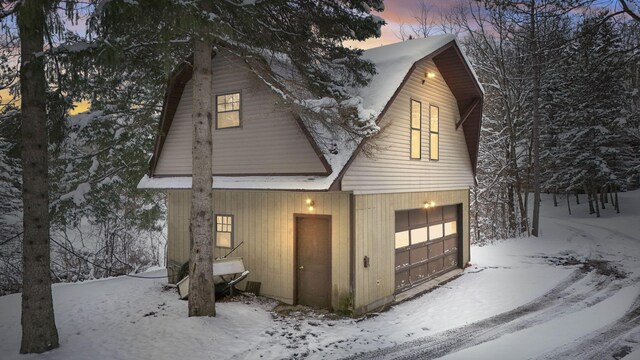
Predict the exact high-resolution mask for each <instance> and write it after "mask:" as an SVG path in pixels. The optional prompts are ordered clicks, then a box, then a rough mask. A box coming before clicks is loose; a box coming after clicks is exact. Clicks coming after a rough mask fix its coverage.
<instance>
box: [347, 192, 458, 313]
mask: <svg viewBox="0 0 640 360" xmlns="http://www.w3.org/2000/svg"><path fill="white" fill-rule="evenodd" d="M426 201H434V202H435V203H436V206H444V205H454V204H462V214H463V219H462V229H463V233H462V259H463V263H462V264H461V265H464V264H466V263H467V262H468V261H469V190H451V191H431V192H416V193H399V194H369V195H355V196H354V209H355V220H354V221H355V227H356V228H355V230H356V231H355V252H356V256H355V258H356V264H355V265H356V272H355V284H356V288H355V301H354V308H355V309H358V308H362V307H366V306H367V305H369V304H372V303H374V302H376V301H378V300H380V299H383V298H385V297H389V296H392V295H393V293H394V291H395V256H394V254H395V248H394V234H395V211H396V210H408V209H418V208H422V206H423V205H424V203H425V202H426ZM365 256H368V257H369V259H370V260H369V261H370V262H369V267H368V268H365V267H364V264H363V261H362V259H364V257H365ZM368 310H372V309H368ZM356 312H357V310H356Z"/></svg>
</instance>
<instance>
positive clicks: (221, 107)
mask: <svg viewBox="0 0 640 360" xmlns="http://www.w3.org/2000/svg"><path fill="white" fill-rule="evenodd" d="M239 126H240V93H239V92H236V93H231V94H224V95H217V96H216V129H226V128H234V127H239Z"/></svg>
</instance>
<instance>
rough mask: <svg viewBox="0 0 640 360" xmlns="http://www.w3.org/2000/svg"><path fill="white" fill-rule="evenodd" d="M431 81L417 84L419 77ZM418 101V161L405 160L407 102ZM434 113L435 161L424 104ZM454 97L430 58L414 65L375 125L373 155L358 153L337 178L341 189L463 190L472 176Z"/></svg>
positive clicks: (360, 192) (407, 144) (408, 132)
mask: <svg viewBox="0 0 640 360" xmlns="http://www.w3.org/2000/svg"><path fill="white" fill-rule="evenodd" d="M427 72H434V73H435V74H436V76H435V78H432V79H427V80H426V83H425V84H422V80H423V79H424V74H425V73H427ZM411 99H414V100H418V101H420V102H421V103H422V152H421V155H422V159H420V160H411V159H410V158H409V148H410V130H409V121H410V100H411ZM430 105H435V106H437V107H438V108H439V112H440V159H439V160H438V161H431V160H429V106H430ZM459 120H460V114H459V112H458V106H457V103H456V100H455V97H454V96H453V94H452V93H451V91H450V90H449V88H448V86H447V84H446V83H445V81H444V79H443V78H442V76H441V75H440V73H439V72H438V69H437V67H436V66H435V64H434V63H433V61H431V60H426V61H423V62H422V63H420V64H418V66H416V69H415V70H414V72H413V73H412V74H411V76H410V78H409V79H408V81H407V83H406V84H405V86H404V87H403V88H402V89H401V90H400V92H399V94H398V96H397V97H396V99H395V100H394V102H393V103H392V104H391V106H390V107H389V109H388V111H387V113H386V114H385V115H384V118H383V119H382V120H381V122H380V125H381V126H382V127H383V131H382V132H381V133H380V135H379V136H378V137H377V138H375V139H372V140H371V144H372V145H373V148H372V149H373V155H372V156H366V155H365V154H363V153H360V154H359V155H358V156H357V157H356V159H355V160H354V161H353V163H352V164H351V166H350V167H349V169H348V170H347V172H346V173H345V175H344V177H343V180H342V189H343V190H346V191H349V190H352V191H354V193H356V194H368V193H391V192H413V191H433V190H448V189H466V188H468V187H469V186H472V185H473V181H474V180H473V173H472V169H471V162H470V161H469V153H468V151H467V145H466V143H465V138H464V132H463V129H462V127H461V128H459V129H458V130H456V128H455V124H456V122H458V121H459Z"/></svg>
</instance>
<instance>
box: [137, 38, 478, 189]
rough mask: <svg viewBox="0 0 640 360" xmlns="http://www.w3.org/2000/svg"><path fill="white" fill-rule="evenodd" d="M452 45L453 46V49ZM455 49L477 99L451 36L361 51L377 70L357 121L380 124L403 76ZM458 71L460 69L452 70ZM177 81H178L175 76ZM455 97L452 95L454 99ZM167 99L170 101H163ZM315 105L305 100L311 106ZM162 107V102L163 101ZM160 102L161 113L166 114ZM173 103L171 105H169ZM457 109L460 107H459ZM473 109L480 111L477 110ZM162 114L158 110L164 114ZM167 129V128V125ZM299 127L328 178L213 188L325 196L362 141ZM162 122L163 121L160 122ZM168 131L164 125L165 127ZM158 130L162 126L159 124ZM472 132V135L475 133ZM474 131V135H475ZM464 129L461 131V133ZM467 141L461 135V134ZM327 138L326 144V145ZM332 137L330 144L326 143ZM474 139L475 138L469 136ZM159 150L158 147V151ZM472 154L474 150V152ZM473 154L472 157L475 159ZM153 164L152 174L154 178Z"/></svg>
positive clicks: (258, 179)
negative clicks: (323, 161) (327, 169)
mask: <svg viewBox="0 0 640 360" xmlns="http://www.w3.org/2000/svg"><path fill="white" fill-rule="evenodd" d="M453 45H455V46H453ZM449 48H455V54H456V55H455V56H460V57H461V58H462V59H463V63H464V67H465V68H466V69H467V70H468V71H469V74H470V75H471V77H472V81H473V82H474V83H475V84H474V85H475V86H476V87H477V89H478V90H479V92H480V97H482V94H483V93H484V90H483V89H482V87H481V85H480V82H479V81H478V78H477V76H476V74H475V72H474V71H473V68H472V67H471V64H470V63H469V61H468V59H467V58H466V57H465V55H464V53H462V51H460V46H459V44H458V42H457V40H456V37H455V36H454V35H449V34H446V35H438V36H431V37H428V38H423V39H413V40H408V41H404V42H398V43H395V44H391V45H385V46H380V47H376V48H372V49H368V50H365V51H364V53H363V55H362V58H363V59H366V60H369V61H370V62H372V63H373V64H374V65H375V66H376V74H374V75H373V76H372V78H371V81H370V82H369V84H368V85H367V86H365V87H361V88H353V89H351V92H352V94H353V100H352V101H353V103H354V104H357V107H358V112H359V115H360V117H361V118H373V119H377V120H378V121H379V120H380V117H381V115H383V112H384V110H385V108H386V107H387V104H388V103H389V102H390V101H392V100H393V97H394V94H396V92H397V91H399V89H400V88H401V86H402V84H403V82H404V81H405V79H406V77H407V75H408V74H409V72H410V71H412V69H413V66H414V65H415V64H416V63H417V62H419V61H421V60H423V59H425V58H428V57H432V56H437V55H438V54H439V53H440V52H442V51H443V50H445V49H449ZM456 71H459V69H456ZM186 74H187V75H184V73H183V74H182V78H183V79H182V80H181V83H182V84H183V86H184V83H186V80H188V78H190V77H191V72H190V71H189V70H187V71H186ZM175 77H176V78H179V77H181V74H179V73H178V74H177V75H176V76H175ZM454 95H455V94H454ZM167 99H169V97H168V98H167ZM321 100H322V99H320V100H313V99H310V100H309V101H310V102H314V101H315V102H317V101H321ZM166 101H167V100H166ZM166 101H165V108H166V105H167V104H166ZM174 101H175V99H174ZM459 103H460V101H459ZM478 109H481V107H479V108H478ZM164 111H165V110H163V112H164ZM474 115H475V117H476V118H478V119H477V127H473V128H472V129H471V130H472V132H473V133H476V132H477V134H478V135H479V117H480V116H481V110H477V111H476V112H475V113H474ZM168 120H169V124H168V125H170V121H171V119H168ZM302 120H303V121H302V122H301V123H302V124H304V125H301V126H306V127H307V128H308V129H309V130H311V131H309V132H310V135H311V137H310V141H313V142H315V145H317V146H318V148H320V149H321V152H322V155H324V158H325V159H326V160H327V162H328V163H329V165H330V166H331V170H332V171H331V173H329V174H328V175H327V176H238V177H220V176H214V178H213V179H214V181H213V186H214V188H219V189H274V190H276V189H277V190H329V189H330V188H332V186H334V184H335V182H336V181H339V179H340V178H341V176H342V175H343V174H344V172H345V171H346V169H347V168H348V165H349V164H350V161H351V160H352V159H353V158H354V157H355V156H356V155H357V153H358V152H359V150H360V148H361V145H362V143H361V141H359V140H357V139H354V138H353V137H352V136H349V135H348V134H346V133H345V132H344V131H340V130H331V131H329V130H328V129H326V127H325V126H324V125H322V124H314V123H312V122H311V121H308V120H307V119H302ZM163 121H164V116H163ZM165 125H167V124H165ZM161 126H162V124H161ZM476 128H477V129H476ZM163 129H164V131H163V133H166V132H168V130H169V128H168V126H167V127H163ZM476 130H477V131H476ZM466 131H467V129H466V128H465V132H466ZM465 135H466V134H465ZM327 137H329V139H328V140H327ZM331 137H333V139H332V138H331ZM471 137H472V139H473V137H477V135H475V134H473V135H471ZM365 141H366V140H365ZM467 143H468V144H467V146H468V147H469V153H470V156H471V157H472V164H473V166H474V169H475V156H474V155H475V154H477V139H475V142H474V141H471V143H470V142H469V137H467ZM158 144H159V145H158ZM161 147H162V140H161V139H160V138H159V140H158V142H157V145H156V149H155V154H154V156H156V160H157V155H158V152H159V148H161ZM474 149H475V150H474ZM474 153H475V154H474ZM153 164H154V162H153V160H152V169H151V170H152V171H151V173H152V174H153V167H154V166H153ZM138 187H139V188H155V189H190V188H191V178H190V177H153V176H145V177H144V178H143V179H141V181H140V183H139V184H138Z"/></svg>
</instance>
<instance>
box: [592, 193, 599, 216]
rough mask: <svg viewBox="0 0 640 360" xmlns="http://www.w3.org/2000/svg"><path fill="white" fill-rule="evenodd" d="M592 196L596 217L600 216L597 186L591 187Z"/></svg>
mask: <svg viewBox="0 0 640 360" xmlns="http://www.w3.org/2000/svg"><path fill="white" fill-rule="evenodd" d="M592 197H593V200H594V203H595V205H596V217H600V206H599V205H598V188H594V189H593V195H592Z"/></svg>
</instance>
